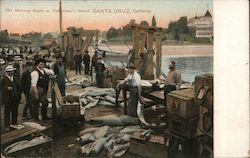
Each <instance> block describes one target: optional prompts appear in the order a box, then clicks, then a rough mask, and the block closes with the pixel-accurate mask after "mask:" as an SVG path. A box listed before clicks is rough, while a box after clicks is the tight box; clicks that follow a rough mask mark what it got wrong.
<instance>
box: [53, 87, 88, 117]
mask: <svg viewBox="0 0 250 158" xmlns="http://www.w3.org/2000/svg"><path fill="white" fill-rule="evenodd" d="M54 89H55V94H56V98H57V100H58V103H59V105H60V106H61V107H62V111H61V117H62V119H75V118H83V116H82V115H81V112H80V104H79V103H78V104H66V103H63V97H62V95H61V93H60V90H59V88H58V85H57V84H56V83H55V87H54Z"/></svg>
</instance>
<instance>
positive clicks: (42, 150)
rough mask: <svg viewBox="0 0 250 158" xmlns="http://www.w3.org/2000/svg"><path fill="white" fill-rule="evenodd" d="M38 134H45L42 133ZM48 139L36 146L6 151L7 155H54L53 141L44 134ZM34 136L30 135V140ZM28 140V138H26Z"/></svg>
mask: <svg viewBox="0 0 250 158" xmlns="http://www.w3.org/2000/svg"><path fill="white" fill-rule="evenodd" d="M36 136H44V135H42V134H40V135H36ZM44 137H46V139H48V140H47V141H46V142H44V143H41V144H38V145H36V146H30V147H27V148H24V149H22V150H18V151H14V152H11V153H8V154H6V153H4V154H5V155H6V156H7V157H52V142H53V140H52V139H51V138H50V137H47V136H44ZM33 138H34V137H30V139H28V140H32V139H33ZM25 140H27V139H25Z"/></svg>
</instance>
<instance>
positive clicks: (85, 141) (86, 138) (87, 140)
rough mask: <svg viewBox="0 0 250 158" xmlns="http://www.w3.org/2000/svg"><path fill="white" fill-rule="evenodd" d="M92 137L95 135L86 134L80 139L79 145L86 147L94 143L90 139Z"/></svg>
mask: <svg viewBox="0 0 250 158" xmlns="http://www.w3.org/2000/svg"><path fill="white" fill-rule="evenodd" d="M92 135H93V134H92V133H86V134H84V135H82V136H81V137H80V138H79V143H80V144H81V145H85V144H88V143H90V142H93V140H91V139H90V138H91V136H92Z"/></svg>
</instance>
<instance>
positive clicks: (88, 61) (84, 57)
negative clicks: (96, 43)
mask: <svg viewBox="0 0 250 158" xmlns="http://www.w3.org/2000/svg"><path fill="white" fill-rule="evenodd" d="M83 63H84V65H85V75H89V64H90V56H89V51H88V50H87V51H86V54H85V55H84V56H83Z"/></svg>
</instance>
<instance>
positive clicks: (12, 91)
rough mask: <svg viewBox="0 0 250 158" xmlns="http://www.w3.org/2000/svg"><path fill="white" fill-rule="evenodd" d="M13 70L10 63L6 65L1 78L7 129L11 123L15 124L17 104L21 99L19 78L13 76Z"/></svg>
mask: <svg viewBox="0 0 250 158" xmlns="http://www.w3.org/2000/svg"><path fill="white" fill-rule="evenodd" d="M14 70H16V69H15V68H14V67H13V66H12V65H8V66H7V67H6V68H5V72H6V75H5V76H4V77H3V78H2V90H3V94H2V98H3V105H4V125H5V128H6V129H7V130H8V128H9V126H10V115H11V124H13V125H16V124H17V115H18V104H19V102H20V99H21V88H20V83H19V80H18V79H17V78H16V77H15V76H14Z"/></svg>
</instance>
